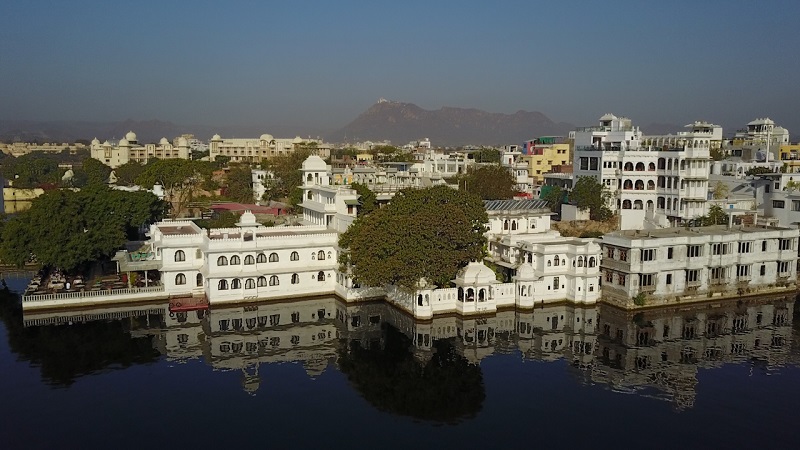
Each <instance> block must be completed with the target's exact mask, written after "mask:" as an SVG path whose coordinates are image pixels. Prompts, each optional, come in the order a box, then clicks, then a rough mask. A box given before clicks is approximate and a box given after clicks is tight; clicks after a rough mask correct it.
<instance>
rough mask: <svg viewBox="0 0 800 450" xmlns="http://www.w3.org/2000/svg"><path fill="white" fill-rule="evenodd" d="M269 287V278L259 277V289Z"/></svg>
mask: <svg viewBox="0 0 800 450" xmlns="http://www.w3.org/2000/svg"><path fill="white" fill-rule="evenodd" d="M266 285H267V277H258V287H264V286H266Z"/></svg>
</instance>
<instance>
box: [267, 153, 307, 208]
mask: <svg viewBox="0 0 800 450" xmlns="http://www.w3.org/2000/svg"><path fill="white" fill-rule="evenodd" d="M309 155H311V152H310V151H309V150H307V149H301V150H296V151H294V152H292V153H290V154H288V155H281V156H276V157H274V158H272V159H270V160H269V161H268V162H267V170H270V171H272V173H273V175H274V176H273V178H272V179H271V180H269V183H267V185H266V186H265V188H266V192H265V193H264V200H278V201H287V200H288V201H289V203H290V204H291V205H292V206H297V205H299V204H300V203H302V201H303V195H302V191H301V190H300V188H299V187H298V186H300V185H302V184H303V174H302V173H301V172H300V169H301V167H302V166H303V161H305V160H306V158H308V157H309Z"/></svg>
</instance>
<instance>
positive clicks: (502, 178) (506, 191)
mask: <svg viewBox="0 0 800 450" xmlns="http://www.w3.org/2000/svg"><path fill="white" fill-rule="evenodd" d="M458 184H459V188H461V189H465V190H466V191H467V192H471V193H473V194H475V195H477V196H479V197H480V198H482V199H484V200H502V199H509V198H511V197H513V196H514V194H516V190H515V189H514V185H515V184H516V183H515V182H514V177H513V176H512V175H511V172H509V171H508V170H507V169H506V168H505V167H502V166H499V165H494V164H492V165H486V166H480V167H478V168H472V169H470V170H469V172H467V174H466V175H464V176H462V177H461V178H460V180H459V183H458Z"/></svg>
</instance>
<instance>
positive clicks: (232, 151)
mask: <svg viewBox="0 0 800 450" xmlns="http://www.w3.org/2000/svg"><path fill="white" fill-rule="evenodd" d="M298 148H308V149H309V150H310V151H311V153H312V154H313V155H317V156H321V157H323V158H327V157H329V156H330V153H331V148H330V146H329V145H326V144H324V143H323V142H322V141H321V140H319V139H310V138H309V139H303V138H301V137H300V136H297V137H295V138H292V139H275V138H274V137H273V136H272V135H271V134H262V135H261V136H260V137H259V138H258V139H252V138H222V137H221V136H220V135H218V134H215V135H214V136H212V137H211V140H210V141H209V143H208V155H209V158H210V159H211V161H214V160H215V159H216V158H217V157H218V156H227V157H229V158H230V160H231V161H247V162H258V161H262V160H265V159H269V158H272V157H274V156H285V155H289V154H291V153H292V152H294V151H295V150H297V149H298Z"/></svg>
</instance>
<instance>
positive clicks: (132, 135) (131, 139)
mask: <svg viewBox="0 0 800 450" xmlns="http://www.w3.org/2000/svg"><path fill="white" fill-rule="evenodd" d="M125 139H127V140H128V142H136V133H134V132H133V131H128V134H126V135H125Z"/></svg>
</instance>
